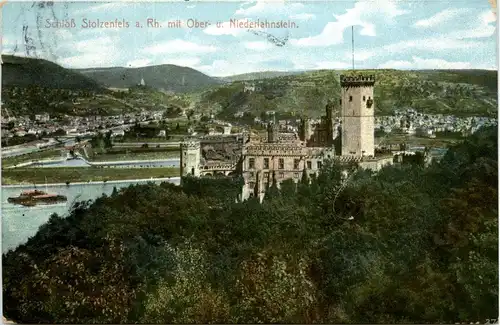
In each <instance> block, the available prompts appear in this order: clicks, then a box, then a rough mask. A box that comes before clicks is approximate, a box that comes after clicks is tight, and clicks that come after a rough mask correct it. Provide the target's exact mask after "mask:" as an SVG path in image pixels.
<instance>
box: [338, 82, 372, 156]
mask: <svg viewBox="0 0 500 325" xmlns="http://www.w3.org/2000/svg"><path fill="white" fill-rule="evenodd" d="M374 85H375V76H363V75H359V76H354V77H348V76H344V75H341V76H340V86H341V97H340V100H341V104H342V155H343V156H373V155H374V154H375V116H374V110H375V104H374V99H373V87H374Z"/></svg>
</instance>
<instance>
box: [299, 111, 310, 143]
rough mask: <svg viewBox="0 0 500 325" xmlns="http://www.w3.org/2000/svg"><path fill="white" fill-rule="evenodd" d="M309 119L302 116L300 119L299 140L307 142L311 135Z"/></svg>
mask: <svg viewBox="0 0 500 325" xmlns="http://www.w3.org/2000/svg"><path fill="white" fill-rule="evenodd" d="M312 133H313V132H312V127H311V120H310V119H309V118H308V117H304V118H302V119H301V121H300V135H299V136H300V140H301V141H305V142H308V141H309V140H310V139H311V136H312Z"/></svg>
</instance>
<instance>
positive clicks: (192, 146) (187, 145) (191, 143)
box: [181, 140, 200, 150]
mask: <svg viewBox="0 0 500 325" xmlns="http://www.w3.org/2000/svg"><path fill="white" fill-rule="evenodd" d="M181 149H182V150H196V149H198V150H199V149H200V141H198V140H185V141H183V142H181Z"/></svg>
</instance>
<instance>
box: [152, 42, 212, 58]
mask: <svg viewBox="0 0 500 325" xmlns="http://www.w3.org/2000/svg"><path fill="white" fill-rule="evenodd" d="M215 51H217V48H216V47H215V46H207V45H200V44H196V43H193V42H188V41H185V40H182V39H175V40H172V41H167V42H163V43H158V44H155V45H153V46H149V47H146V48H145V49H143V52H145V53H149V54H153V55H157V54H168V53H190V54H192V53H211V52H215Z"/></svg>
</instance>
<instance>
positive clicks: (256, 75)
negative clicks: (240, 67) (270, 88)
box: [220, 70, 307, 82]
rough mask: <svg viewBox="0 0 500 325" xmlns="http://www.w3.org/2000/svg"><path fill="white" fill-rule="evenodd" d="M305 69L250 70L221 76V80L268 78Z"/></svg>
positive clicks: (292, 73) (298, 72) (289, 74)
mask: <svg viewBox="0 0 500 325" xmlns="http://www.w3.org/2000/svg"><path fill="white" fill-rule="evenodd" d="M306 72H307V71H306V70H297V71H262V72H250V73H243V74H237V75H234V76H229V77H221V78H220V79H221V80H224V81H227V82H233V81H250V80H259V79H269V78H277V77H283V76H294V75H299V74H303V73H306Z"/></svg>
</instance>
